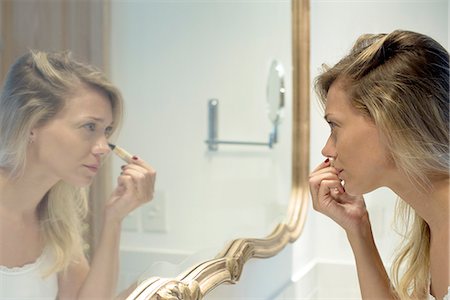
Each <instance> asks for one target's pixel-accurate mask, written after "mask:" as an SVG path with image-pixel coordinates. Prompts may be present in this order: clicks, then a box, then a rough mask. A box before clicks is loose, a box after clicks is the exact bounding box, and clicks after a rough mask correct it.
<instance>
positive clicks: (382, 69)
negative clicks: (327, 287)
mask: <svg viewBox="0 0 450 300" xmlns="http://www.w3.org/2000/svg"><path fill="white" fill-rule="evenodd" d="M315 87H316V91H317V92H318V95H319V98H320V100H321V102H322V104H323V106H324V108H325V119H326V121H327V122H328V123H329V125H330V127H331V135H330V137H329V139H328V141H327V143H326V145H325V147H324V148H323V150H322V154H323V155H324V156H325V157H327V158H326V160H325V161H324V162H323V163H321V164H320V165H319V166H318V167H317V168H316V169H315V170H314V171H313V172H312V173H311V175H310V190H311V195H312V201H313V206H314V208H315V209H316V210H317V211H319V212H321V213H323V214H325V215H327V216H328V217H330V218H331V219H333V220H334V221H335V222H336V223H338V224H339V225H340V226H341V227H342V228H343V229H344V230H345V232H346V234H347V238H348V240H349V243H350V245H351V248H352V250H353V253H354V256H355V261H356V267H357V272H358V279H359V283H360V289H361V294H362V298H363V299H428V298H429V299H434V298H436V299H448V297H449V296H448V291H449V285H450V276H449V273H450V266H449V227H450V226H449V54H448V52H447V51H446V50H445V49H444V48H443V47H442V46H441V45H439V44H438V43H437V42H436V41H435V40H433V39H432V38H430V37H428V36H425V35H423V34H419V33H415V32H409V31H402V30H397V31H394V32H392V33H390V34H378V35H364V36H361V37H360V38H359V39H358V41H357V42H356V44H355V45H354V47H353V48H352V50H351V51H350V53H349V54H348V55H347V56H346V57H344V58H343V59H342V60H340V61H339V62H338V63H337V64H336V65H335V66H333V67H331V68H328V69H326V70H325V71H324V72H323V73H322V74H321V75H320V76H318V78H317V79H316V85H315ZM379 187H388V188H390V189H391V190H393V191H394V192H395V193H396V194H397V195H398V196H399V198H400V199H401V200H399V201H400V202H401V203H400V208H399V211H398V214H399V215H402V216H404V218H403V220H404V221H405V222H406V223H405V225H407V226H408V227H407V228H408V230H407V231H406V232H405V235H404V243H403V244H402V248H401V250H400V251H399V253H398V256H397V257H396V259H395V261H394V263H393V275H392V283H391V280H390V278H389V277H388V275H387V273H386V271H385V268H384V266H383V263H382V261H381V259H380V256H379V253H378V251H377V248H376V246H375V242H374V240H373V235H372V231H371V225H370V219H369V213H368V212H367V210H366V207H365V205H364V199H363V197H362V195H363V194H365V193H368V192H370V191H373V190H375V189H377V188H379Z"/></svg>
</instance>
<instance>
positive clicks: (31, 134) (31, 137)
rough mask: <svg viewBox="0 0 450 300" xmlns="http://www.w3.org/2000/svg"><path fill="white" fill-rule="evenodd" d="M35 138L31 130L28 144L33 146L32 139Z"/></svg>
mask: <svg viewBox="0 0 450 300" xmlns="http://www.w3.org/2000/svg"><path fill="white" fill-rule="evenodd" d="M35 138H36V135H35V133H34V131H33V130H31V131H30V135H29V136H28V143H30V144H33V143H34V139H35Z"/></svg>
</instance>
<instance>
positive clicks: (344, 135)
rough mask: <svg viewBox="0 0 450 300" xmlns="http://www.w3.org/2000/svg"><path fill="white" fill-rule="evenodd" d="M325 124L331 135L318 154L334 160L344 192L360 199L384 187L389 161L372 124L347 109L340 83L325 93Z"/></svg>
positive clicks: (357, 113) (390, 165)
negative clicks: (328, 127)
mask: <svg viewBox="0 0 450 300" xmlns="http://www.w3.org/2000/svg"><path fill="white" fill-rule="evenodd" d="M325 120H326V121H327V122H328V124H329V125H330V129H331V134H330V136H329V138H328V140H327V142H326V145H325V146H324V148H323V149H322V154H323V155H324V156H327V157H332V158H334V166H335V168H336V169H338V171H339V172H340V173H339V178H340V179H342V180H343V181H344V182H345V190H346V191H347V192H348V193H349V194H353V195H361V194H364V193H368V192H370V191H373V190H374V189H376V188H378V187H380V186H385V185H386V184H385V180H386V176H387V175H388V171H389V170H391V169H392V168H393V163H392V160H391V159H389V155H388V151H387V148H386V146H385V145H384V144H383V142H382V138H381V135H380V132H379V130H378V128H377V127H376V125H375V124H374V122H373V121H372V120H371V119H370V118H369V117H367V116H365V115H363V114H362V113H361V112H360V111H358V110H357V109H355V108H354V107H353V106H352V105H351V102H350V99H349V96H348V95H347V93H346V91H345V82H344V81H343V80H339V79H338V80H336V81H335V82H334V83H333V84H332V85H331V87H330V89H329V91H328V94H327V103H326V109H325Z"/></svg>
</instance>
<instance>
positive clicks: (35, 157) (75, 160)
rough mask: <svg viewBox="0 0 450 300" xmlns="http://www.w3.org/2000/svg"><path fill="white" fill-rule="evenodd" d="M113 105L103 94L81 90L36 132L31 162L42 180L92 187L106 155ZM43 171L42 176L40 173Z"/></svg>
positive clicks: (31, 147) (29, 162) (34, 133)
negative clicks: (89, 185)
mask: <svg viewBox="0 0 450 300" xmlns="http://www.w3.org/2000/svg"><path fill="white" fill-rule="evenodd" d="M112 121H113V114H112V108H111V103H110V101H109V99H108V98H107V97H106V95H105V94H103V93H102V92H100V91H98V90H95V89H92V88H88V87H82V88H80V89H79V91H78V92H77V93H76V95H75V96H72V97H70V98H69V99H67V101H66V105H65V107H64V108H63V109H62V110H61V111H60V112H59V113H58V114H57V115H56V116H55V117H54V118H53V119H52V120H50V121H49V122H47V123H46V124H45V125H43V126H41V127H38V128H35V129H33V131H32V133H31V139H32V141H33V142H32V143H31V144H30V147H29V155H28V162H27V165H29V166H30V167H31V168H34V169H35V170H37V171H38V174H41V176H43V178H46V177H45V176H47V177H48V176H50V179H52V180H56V181H57V180H63V181H66V182H68V183H70V184H73V185H76V186H80V187H82V186H86V185H88V184H90V183H91V182H92V180H93V178H94V176H95V175H96V173H97V171H98V169H99V168H100V164H101V158H102V156H104V155H105V154H107V153H108V152H109V151H110V149H109V147H108V140H107V139H108V136H109V133H110V131H111V129H112V127H111V126H112V125H111V124H112ZM39 172H40V173H39Z"/></svg>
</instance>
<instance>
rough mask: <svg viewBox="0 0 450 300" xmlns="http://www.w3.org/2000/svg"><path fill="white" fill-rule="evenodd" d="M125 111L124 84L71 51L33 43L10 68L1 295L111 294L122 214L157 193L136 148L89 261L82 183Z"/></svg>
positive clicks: (0, 205)
mask: <svg viewBox="0 0 450 300" xmlns="http://www.w3.org/2000/svg"><path fill="white" fill-rule="evenodd" d="M121 117H122V98H121V95H120V93H119V91H118V90H117V89H116V88H115V87H114V86H113V85H112V84H111V83H110V82H109V81H108V80H107V79H106V78H104V76H103V75H102V74H101V73H100V72H99V71H97V70H96V69H94V68H93V67H90V66H87V65H84V64H81V63H78V62H76V61H74V60H73V59H72V58H71V57H70V56H69V55H68V54H67V53H45V52H39V51H35V52H30V53H27V54H25V55H23V56H22V57H20V58H19V59H18V60H17V62H16V63H15V64H14V65H13V66H12V67H11V69H10V70H9V73H8V75H7V78H6V80H5V84H4V87H3V90H2V93H1V98H0V247H1V250H0V298H1V299H112V298H113V297H114V293H115V289H116V282H117V276H118V256H119V241H120V225H121V221H122V220H123V218H124V217H125V216H126V215H127V214H128V213H129V212H130V211H132V210H133V209H135V208H136V207H138V206H140V205H141V204H142V203H144V202H147V201H149V200H150V199H151V198H152V197H153V188H154V181H155V171H154V170H153V169H152V168H151V167H150V166H149V165H148V164H147V163H146V162H145V161H143V160H142V159H140V158H138V157H133V159H132V162H130V163H129V164H127V165H125V166H123V172H122V173H121V175H120V176H119V177H118V179H117V186H116V187H115V189H114V191H113V193H112V195H111V196H110V198H109V200H108V202H107V205H106V208H105V210H104V215H103V220H104V223H103V229H102V233H101V237H100V240H99V243H98V248H97V249H96V252H95V256H94V257H93V259H92V262H91V264H90V265H89V264H88V262H87V260H86V258H85V255H84V253H83V244H84V243H83V241H82V236H81V233H82V232H81V228H82V226H81V225H82V221H83V218H84V216H85V214H86V207H87V204H86V200H87V199H86V195H85V193H84V190H83V188H84V187H87V186H88V185H89V184H90V183H91V182H92V180H93V179H94V177H95V175H96V173H97V171H98V169H99V168H100V167H101V163H102V160H103V159H104V157H105V156H106V155H107V154H108V153H109V151H110V149H109V147H108V138H109V137H110V135H111V134H112V133H113V132H114V131H115V129H116V128H117V127H118V126H119V125H120V121H121ZM94 201H95V200H94Z"/></svg>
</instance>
